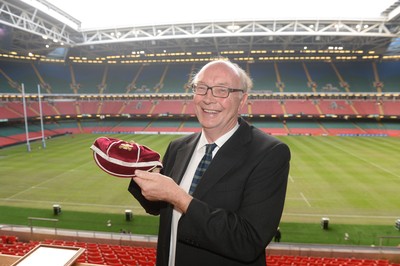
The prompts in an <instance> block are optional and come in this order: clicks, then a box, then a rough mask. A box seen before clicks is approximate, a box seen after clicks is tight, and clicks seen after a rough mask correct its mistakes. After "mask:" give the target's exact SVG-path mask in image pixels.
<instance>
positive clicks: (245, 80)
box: [191, 58, 253, 92]
mask: <svg viewBox="0 0 400 266" xmlns="http://www.w3.org/2000/svg"><path fill="white" fill-rule="evenodd" d="M221 62H222V63H225V64H226V65H227V66H229V67H230V68H231V69H232V70H233V71H235V73H236V75H237V76H238V77H239V79H240V83H241V85H240V86H241V88H238V89H242V90H244V91H245V92H249V91H250V90H251V89H252V88H253V81H252V79H251V78H250V76H249V75H248V74H247V72H246V71H245V70H244V69H243V68H241V67H240V66H239V65H238V64H236V63H233V62H231V61H230V60H229V59H227V58H219V59H216V60H214V61H211V62H209V63H207V64H206V65H205V66H203V67H202V68H201V69H200V70H199V71H198V72H197V73H196V74H195V75H194V76H193V79H192V82H191V84H193V83H196V81H197V79H198V76H199V74H200V73H201V71H202V70H203V69H204V68H205V67H206V66H208V65H210V64H215V63H221Z"/></svg>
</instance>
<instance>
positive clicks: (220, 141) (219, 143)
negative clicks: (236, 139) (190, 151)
mask: <svg viewBox="0 0 400 266" xmlns="http://www.w3.org/2000/svg"><path fill="white" fill-rule="evenodd" d="M238 128H239V123H236V125H235V126H234V127H233V128H232V129H231V130H229V131H228V132H226V133H225V134H224V135H222V136H221V137H219V138H218V139H217V140H216V141H215V142H214V143H215V144H217V148H221V147H222V145H224V144H225V142H226V141H227V140H228V139H229V138H230V137H231V136H232V135H233V134H234V133H235V132H236V130H238ZM206 144H209V143H208V141H207V139H206V137H205V136H204V132H203V131H202V132H201V135H200V140H199V142H198V143H197V147H196V150H199V149H201V148H203V147H204V146H205V145H206Z"/></svg>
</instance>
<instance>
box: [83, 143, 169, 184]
mask: <svg viewBox="0 0 400 266" xmlns="http://www.w3.org/2000/svg"><path fill="white" fill-rule="evenodd" d="M90 149H91V150H93V158H94V160H95V162H96V164H97V165H98V166H99V167H100V168H101V169H102V170H103V171H105V172H106V173H108V174H110V175H113V176H117V177H127V178H130V177H134V176H135V170H136V169H138V170H144V171H152V170H153V169H155V168H157V167H158V168H162V164H161V162H160V154H159V153H157V152H155V151H153V150H151V149H150V148H148V147H146V146H143V145H139V144H137V143H134V142H127V141H124V140H120V139H116V138H108V137H99V138H97V139H96V140H95V141H94V143H93V145H92V146H91V147H90Z"/></svg>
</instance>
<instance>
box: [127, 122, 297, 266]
mask: <svg viewBox="0 0 400 266" xmlns="http://www.w3.org/2000/svg"><path fill="white" fill-rule="evenodd" d="M239 124H240V126H239V129H238V130H237V131H236V132H235V133H234V135H233V136H232V137H231V138H230V139H229V140H228V141H227V142H226V143H225V144H224V145H223V146H222V147H221V148H220V149H219V151H218V152H217V154H216V155H215V157H214V158H213V160H212V162H211V164H210V166H209V168H208V169H207V171H206V172H205V174H204V176H203V178H202V179H201V181H200V183H199V184H198V186H197V188H196V191H195V192H194V194H193V197H194V199H193V200H192V202H191V203H190V205H189V208H188V210H187V212H186V214H184V215H183V216H182V217H181V219H180V221H179V224H178V235H177V239H178V242H177V247H176V265H177V266H196V265H201V266H204V265H207V266H214V265H223V266H234V265H259V266H261V265H263V266H265V248H266V246H267V245H268V243H269V242H270V241H271V239H272V238H273V237H274V235H275V232H276V229H277V227H278V225H279V222H280V218H281V215H282V211H283V206H284V199H285V194H286V186H287V178H288V174H289V160H290V151H289V148H288V146H287V145H286V144H284V143H282V142H280V141H279V140H277V139H276V138H274V137H271V136H269V135H267V134H265V133H263V132H261V131H260V130H258V129H256V128H254V127H252V126H250V125H249V124H247V123H246V122H245V121H244V120H243V119H241V118H240V119H239ZM199 136H200V134H199V133H195V134H192V135H188V136H184V137H182V138H180V139H178V140H174V141H172V142H171V143H170V145H169V146H168V149H167V151H166V154H165V156H164V158H163V165H164V168H163V170H162V174H164V175H167V176H170V177H171V178H173V179H174V180H175V181H176V182H177V183H178V184H179V183H180V181H181V179H182V177H183V175H184V173H185V170H186V168H187V165H188V163H189V161H190V158H191V155H192V153H193V151H194V149H195V147H196V144H197V142H198V140H199ZM129 191H130V192H131V193H132V195H133V196H134V197H135V198H136V199H138V201H139V202H140V203H141V205H142V206H143V207H144V209H145V210H146V211H147V212H148V213H150V214H154V215H157V214H160V227H159V236H158V246H157V265H158V266H166V265H168V256H169V243H170V227H171V217H172V209H173V207H172V206H171V205H170V204H167V203H165V202H150V201H148V200H146V199H144V197H143V196H142V195H141V193H140V188H139V187H138V186H137V185H136V183H135V182H134V181H132V182H131V184H130V186H129Z"/></svg>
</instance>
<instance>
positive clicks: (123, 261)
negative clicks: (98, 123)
mask: <svg viewBox="0 0 400 266" xmlns="http://www.w3.org/2000/svg"><path fill="white" fill-rule="evenodd" d="M0 239H1V243H0V254H8V255H16V256H24V255H25V254H26V253H28V252H29V251H30V250H31V249H33V248H34V247H36V246H37V245H39V244H47V245H57V246H73V247H82V248H84V249H85V252H84V253H83V254H82V255H81V256H80V257H79V258H78V259H77V261H78V262H80V263H91V264H99V265H110V266H125V265H127V266H150V265H151V266H154V265H155V262H156V249H155V248H151V247H137V246H124V245H111V244H98V243H86V242H77V241H65V240H50V239H49V240H44V241H30V242H20V241H18V238H17V237H15V236H0ZM266 263H267V265H268V266H323V265H333V266H400V264H397V263H391V262H390V261H389V260H383V259H355V258H329V257H310V256H288V255H268V256H267V257H266Z"/></svg>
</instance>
